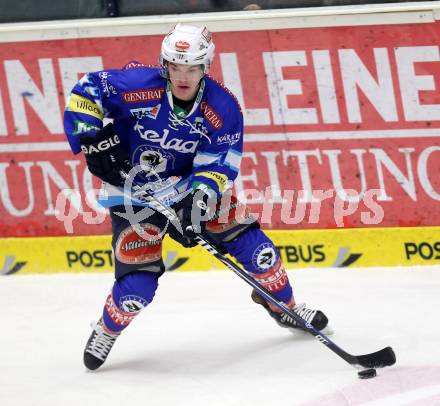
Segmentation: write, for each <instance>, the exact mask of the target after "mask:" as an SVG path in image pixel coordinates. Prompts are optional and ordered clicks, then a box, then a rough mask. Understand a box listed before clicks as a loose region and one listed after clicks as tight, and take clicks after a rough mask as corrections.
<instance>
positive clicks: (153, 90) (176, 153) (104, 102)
mask: <svg viewBox="0 0 440 406" xmlns="http://www.w3.org/2000/svg"><path fill="white" fill-rule="evenodd" d="M174 110H175V109H174V106H173V99H172V94H171V91H170V90H169V85H168V81H167V80H166V79H165V78H163V77H162V76H161V75H160V68H158V67H157V68H156V67H145V66H143V65H141V64H135V67H133V68H128V69H122V70H108V71H101V72H94V73H88V74H86V75H85V76H83V77H82V79H81V80H80V81H79V82H78V83H77V84H76V85H75V87H74V88H73V90H72V92H71V94H70V97H69V100H68V104H67V107H66V109H65V112H64V129H65V132H66V134H67V138H68V140H69V143H70V146H71V149H72V151H73V152H74V153H75V154H77V153H79V152H80V151H81V148H80V143H79V136H80V135H82V134H87V135H93V134H95V133H96V131H97V130H99V129H100V128H102V126H103V119H104V118H108V119H113V125H114V128H115V131H116V133H117V134H118V136H119V138H120V139H121V144H122V145H123V146H124V147H125V148H126V149H127V151H128V152H129V155H130V157H131V163H132V165H133V166H137V165H141V167H142V168H143V169H144V170H143V171H141V172H140V173H139V174H138V176H137V179H140V181H141V182H142V183H149V184H151V185H152V186H153V185H154V184H160V183H161V182H163V181H165V183H167V182H168V183H169V184H170V185H173V186H172V187H176V188H177V190H178V191H179V192H182V191H184V190H185V189H186V188H195V187H197V186H199V185H200V184H202V185H205V186H207V187H209V188H210V189H212V190H213V191H214V192H215V193H217V194H218V195H221V193H222V192H223V191H224V190H225V189H227V188H229V187H231V185H232V182H233V181H234V179H235V178H236V177H237V174H238V171H239V167H240V162H241V156H242V149H243V116H242V113H241V109H240V106H239V104H238V102H237V100H236V99H235V97H234V96H233V95H232V94H231V93H230V92H229V91H228V90H227V89H226V88H225V87H224V86H222V85H221V84H219V83H218V82H216V81H215V80H213V79H212V78H210V77H209V76H205V77H204V78H203V79H202V81H201V86H200V90H199V92H198V95H197V98H196V100H195V103H194V105H193V107H192V109H191V111H190V112H189V113H188V114H186V115H185V114H183V115H182V114H176V113H175V111H174ZM152 174H153V175H152ZM103 186H104V189H105V199H104V200H103V201H100V203H101V204H103V205H105V206H112V205H117V204H122V203H123V194H122V190H121V189H119V188H116V187H113V186H110V185H105V184H104V185H103ZM153 187H154V186H153ZM138 203H139V202H138Z"/></svg>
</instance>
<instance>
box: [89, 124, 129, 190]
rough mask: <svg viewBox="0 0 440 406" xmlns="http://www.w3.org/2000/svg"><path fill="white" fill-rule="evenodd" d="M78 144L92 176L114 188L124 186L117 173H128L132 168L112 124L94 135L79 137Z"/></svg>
mask: <svg viewBox="0 0 440 406" xmlns="http://www.w3.org/2000/svg"><path fill="white" fill-rule="evenodd" d="M80 144H81V150H82V151H83V152H84V155H85V157H86V162H87V167H88V168H89V171H90V172H91V173H92V174H93V175H95V176H96V177H98V178H99V179H101V180H103V181H104V182H107V183H110V184H112V185H114V186H122V185H123V184H124V179H123V178H122V177H121V175H120V174H119V171H121V170H123V171H124V172H126V173H128V172H130V169H131V168H132V166H131V163H130V157H129V155H128V152H127V151H126V150H125V149H124V147H123V146H122V145H121V140H120V139H119V137H118V135H117V134H116V133H115V130H114V128H113V124H111V123H110V124H107V125H106V126H105V127H104V128H102V129H101V130H99V131H97V132H96V134H95V135H81V136H80Z"/></svg>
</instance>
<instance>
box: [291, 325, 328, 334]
mask: <svg viewBox="0 0 440 406" xmlns="http://www.w3.org/2000/svg"><path fill="white" fill-rule="evenodd" d="M288 330H289V331H290V332H291V333H292V334H308V332H307V331H306V330H303V329H301V328H294V327H291V328H289V329H288ZM320 331H321V333H322V334H324V335H326V336H331V335H333V334H334V333H335V331H334V330H333V329H332V328H331V327H330V326H329V325H327V326H325V327H324V328H323V329H322V330H320Z"/></svg>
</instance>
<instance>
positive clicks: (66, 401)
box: [0, 267, 440, 406]
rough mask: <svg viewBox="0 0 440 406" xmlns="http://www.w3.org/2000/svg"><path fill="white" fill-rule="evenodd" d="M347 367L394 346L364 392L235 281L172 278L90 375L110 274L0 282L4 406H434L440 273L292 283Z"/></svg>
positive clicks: (438, 399) (323, 351) (332, 272)
mask: <svg viewBox="0 0 440 406" xmlns="http://www.w3.org/2000/svg"><path fill="white" fill-rule="evenodd" d="M289 276H290V278H291V281H292V282H293V284H294V289H295V292H296V297H297V301H306V302H307V304H308V305H310V306H315V307H319V308H321V309H322V310H324V311H325V312H326V314H327V315H328V316H329V318H330V322H331V326H332V327H333V329H334V330H335V331H336V332H335V334H334V335H333V336H332V339H333V340H334V341H335V342H336V343H337V344H338V345H340V346H341V347H342V348H344V349H345V350H346V351H348V352H350V353H352V354H363V353H368V352H373V351H376V350H378V349H381V348H383V347H385V346H388V345H391V346H392V347H393V348H394V350H395V351H396V354H397V358H398V361H397V364H396V366H394V367H390V368H386V369H382V370H378V376H377V377H376V378H374V379H370V380H360V379H358V378H357V372H356V370H355V369H354V368H353V367H351V366H350V365H348V364H346V363H345V361H343V360H342V359H340V358H339V357H338V356H336V355H335V354H334V353H333V352H331V351H330V350H328V349H327V348H326V347H325V346H324V345H322V344H321V343H319V342H318V341H316V340H315V339H313V338H312V337H311V336H308V335H306V334H296V335H293V334H291V333H290V332H288V331H286V330H284V329H281V328H280V327H278V326H277V325H276V324H275V323H274V322H273V321H272V320H271V319H270V318H269V317H268V315H267V314H266V313H265V312H264V310H263V309H262V308H260V307H259V306H257V305H255V304H253V303H252V302H251V300H250V297H249V296H250V288H249V287H248V286H247V285H246V284H245V283H244V282H243V281H242V280H240V279H239V278H238V277H237V276H235V275H234V274H233V273H231V272H229V271H218V272H207V273H203V272H200V273H198V272H188V273H183V272H181V273H172V272H170V273H167V274H165V275H164V276H163V277H162V278H161V283H160V286H159V289H158V292H157V294H156V298H155V300H154V302H153V303H152V304H151V305H150V306H149V307H148V308H147V309H145V310H144V311H143V313H141V315H139V316H138V317H137V319H135V321H134V322H133V323H132V325H131V326H130V327H129V328H128V329H127V330H125V332H124V333H123V334H122V335H121V337H120V338H119V339H118V341H117V342H116V345H115V347H114V348H113V350H112V352H111V354H110V356H109V358H108V360H107V362H106V364H105V365H104V366H103V367H102V368H101V369H100V370H98V371H97V372H94V373H90V372H86V371H85V368H84V366H83V365H82V352H83V347H84V345H85V342H86V341H87V338H88V336H89V334H90V331H91V330H90V327H89V323H90V321H92V320H94V319H95V320H96V319H97V318H98V317H99V315H100V313H101V309H102V305H103V302H104V299H105V296H106V294H107V292H108V290H109V289H110V287H111V285H112V275H110V274H75V275H72V274H64V275H61V274H58V275H35V276H34V275H32V276H24V275H22V276H21V275H18V274H17V275H13V276H9V277H6V276H5V277H1V278H0V322H1V327H0V373H1V376H0V405H2V406H12V405H20V406H24V405H33V406H69V405H72V406H73V405H74V406H79V405H96V406H98V405H104V404H105V405H124V406H125V405H145V406H147V405H148V406H150V405H151V406H154V405H160V406H167V405H179V406H184V405H191V406H199V405H204V406H212V405H222V406H228V405H231V406H232V405H233V406H238V405H246V406H247V405H250V406H259V405H265V406H273V405H280V406H281V405H282V406H286V405H289V406H291V405H301V406H306V405H307V406H312V405H313V406H318V405H319V406H333V405H337V406H341V405H343V406H346V405H347V406H348V405H368V406H373V405H374V406H379V405H381V406H382V405H390V406H397V405H417V406H420V405H429V406H433V405H440V322H439V308H440V270H439V269H438V268H437V267H426V268H406V269H405V268H389V269H369V270H352V269H345V270H343V269H314V270H311V269H303V270H295V271H289Z"/></svg>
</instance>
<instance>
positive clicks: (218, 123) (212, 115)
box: [200, 101, 223, 130]
mask: <svg viewBox="0 0 440 406" xmlns="http://www.w3.org/2000/svg"><path fill="white" fill-rule="evenodd" d="M200 110H202V113H203V115H204V116H205V118H206V120H208V121H209V122H210V123H211V125H212V126H213V127H214V128H215V129H216V130H218V129H219V128H222V127H223V121H222V119H221V118H220V116H219V115H218V114H217V113H216V112H215V111H214V110H213V108H212V107H211V106H210V105H208V103H206V102H204V101H203V102H201V103H200Z"/></svg>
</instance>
